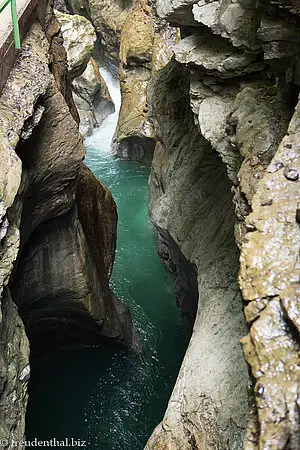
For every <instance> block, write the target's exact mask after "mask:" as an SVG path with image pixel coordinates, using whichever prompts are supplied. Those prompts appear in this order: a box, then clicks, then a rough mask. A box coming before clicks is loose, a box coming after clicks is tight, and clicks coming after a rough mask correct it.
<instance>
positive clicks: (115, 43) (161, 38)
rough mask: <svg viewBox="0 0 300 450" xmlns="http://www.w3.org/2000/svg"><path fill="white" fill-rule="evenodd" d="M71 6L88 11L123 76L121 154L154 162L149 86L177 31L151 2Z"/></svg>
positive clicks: (117, 146) (117, 144) (107, 57)
mask: <svg viewBox="0 0 300 450" xmlns="http://www.w3.org/2000/svg"><path fill="white" fill-rule="evenodd" d="M68 4H69V10H70V11H72V12H73V13H77V14H84V15H85V16H86V17H88V18H89V19H90V21H91V22H92V23H93V25H94V27H95V29H96V31H97V34H98V36H99V38H100V41H99V43H100V51H101V55H102V58H103V60H104V61H105V63H106V64H107V65H108V67H109V68H110V69H111V72H113V73H115V74H116V75H117V76H119V77H120V85H121V94H122V104H121V110H120V115H119V121H118V126H117V130H116V135H115V139H114V145H113V147H114V150H115V153H116V155H117V156H118V157H119V158H122V159H129V160H130V159H131V160H143V161H147V162H151V160H152V157H153V151H154V146H155V139H154V137H155V133H154V130H153V127H152V124H151V123H150V121H149V118H148V105H147V86H148V82H149V80H150V78H151V76H152V74H153V73H154V72H155V71H156V70H159V69H160V68H161V67H163V65H164V64H166V63H167V62H168V61H169V60H170V58H171V56H172V47H173V45H174V44H175V42H176V39H177V37H178V36H177V32H176V30H174V29H173V28H172V27H170V26H169V25H168V24H167V23H166V22H165V21H163V20H161V19H158V17H157V15H156V13H155V9H154V6H155V5H154V4H152V3H151V2H148V0H134V1H131V0H128V1H127V0H125V1H123V0H114V1H110V2H108V1H106V0H105V1H94V0H86V1H81V0H80V1H77V0H71V1H70V2H68ZM61 7H62V5H60V8H61Z"/></svg>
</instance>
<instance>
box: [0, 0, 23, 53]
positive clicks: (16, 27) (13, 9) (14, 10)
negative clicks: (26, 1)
mask: <svg viewBox="0 0 300 450" xmlns="http://www.w3.org/2000/svg"><path fill="white" fill-rule="evenodd" d="M9 3H10V6H11V18H12V23H13V27H14V40H15V47H16V48H18V49H19V48H21V40H20V31H19V23H18V13H17V3H16V0H4V2H2V3H1V1H0V14H1V13H2V11H3V10H4V8H6V6H7V5H8V4H9Z"/></svg>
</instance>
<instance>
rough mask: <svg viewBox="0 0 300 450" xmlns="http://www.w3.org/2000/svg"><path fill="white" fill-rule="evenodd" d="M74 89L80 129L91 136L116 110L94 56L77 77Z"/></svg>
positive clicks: (84, 134) (83, 133) (73, 85)
mask: <svg viewBox="0 0 300 450" xmlns="http://www.w3.org/2000/svg"><path fill="white" fill-rule="evenodd" d="M72 89H73V97H74V100H75V103H76V106H77V109H78V112H79V116H80V126H79V131H80V133H81V134H82V135H83V136H89V135H90V134H92V132H93V129H94V128H95V127H99V126H100V125H101V124H102V122H103V120H105V119H106V117H108V116H109V115H110V114H112V113H114V112H115V105H114V102H113V101H112V99H111V96H110V93H109V90H108V88H107V86H106V83H105V80H104V78H103V77H102V75H101V73H100V71H99V68H98V65H97V63H96V61H95V60H94V58H91V59H90V60H89V62H88V64H87V67H86V69H85V71H84V72H83V74H82V75H81V76H80V77H77V78H75V80H74V81H73V83H72Z"/></svg>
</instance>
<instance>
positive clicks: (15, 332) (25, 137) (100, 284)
mask: <svg viewBox="0 0 300 450" xmlns="http://www.w3.org/2000/svg"><path fill="white" fill-rule="evenodd" d="M45 29H46V34H45V32H44V30H43V29H42V28H41V26H40V25H39V24H38V23H35V24H34V25H33V27H32V29H31V30H30V32H29V33H28V36H27V38H26V39H25V41H24V42H23V47H22V51H21V52H20V55H19V58H18V60H17V61H16V64H15V66H14V68H13V70H12V72H11V74H10V76H9V78H8V81H7V84H6V86H5V88H4V90H3V93H2V95H1V97H0V134H1V143H0V155H1V162H2V166H3V167H2V169H3V170H2V171H1V177H0V182H1V189H0V194H1V199H0V201H1V203H0V221H1V228H0V238H1V252H0V282H1V283H0V294H1V301H0V307H1V314H0V335H1V348H0V360H1V371H0V409H1V420H0V431H1V438H5V439H7V440H8V442H11V441H12V440H13V439H16V440H21V439H22V438H23V436H24V426H25V410H26V403H27V381H28V377H29V373H30V367H29V342H28V338H27V335H28V336H29V338H30V342H31V349H30V351H31V355H33V357H34V356H38V355H39V352H44V351H45V346H46V347H47V351H48V350H49V349H50V348H57V347H59V348H61V347H64V346H68V345H74V344H76V345H85V344H90V343H93V344H95V343H100V342H103V341H109V342H112V341H113V342H119V343H122V344H129V343H130V342H131V321H130V316H129V313H128V311H127V309H126V308H125V307H124V306H123V305H122V304H120V302H119V301H118V300H117V299H116V298H115V296H114V295H113V294H112V292H111V291H110V289H109V285H108V282H109V277H110V273H111V268H112V264H113V261H114V250H115V236H116V221H117V215H116V209H115V205H114V202H113V199H112V197H111V194H110V192H109V191H108V189H107V188H105V187H104V186H103V185H102V184H101V183H100V182H99V181H98V180H97V179H95V177H93V175H92V174H91V173H90V172H89V171H88V169H86V168H84V166H83V164H82V159H83V157H84V154H85V151H84V147H83V145H82V138H81V136H80V134H79V131H78V125H77V123H76V121H75V119H76V118H77V111H76V108H75V107H74V103H73V100H72V95H71V91H70V89H69V88H68V81H67V80H68V77H67V62H66V52H65V49H64V48H63V46H62V36H61V34H60V29H59V26H58V22H57V20H56V19H55V17H54V16H53V12H52V10H51V8H49V10H48V13H47V17H46V25H45ZM46 36H47V37H46ZM50 68H51V70H52V73H51V71H50ZM91 213H92V214H91ZM90 214H91V215H90ZM87 215H90V216H89V219H87V217H86V216H87ZM96 224H97V227H96ZM91 230H93V233H92V232H91ZM95 230H97V233H98V235H97V240H99V241H101V242H102V247H101V251H96V249H95V247H96V245H95V242H96V236H95ZM104 247H105V251H104V250H103V249H104ZM102 251H103V254H102ZM62 261H64V264H62ZM16 304H17V307H18V309H17V307H16ZM19 314H20V315H21V317H20V315H19ZM21 319H23V320H21ZM23 321H24V323H25V327H24V324H23ZM45 324H46V326H45ZM25 328H26V334H25ZM53 330H55V333H54V334H53ZM5 448H6V447H5ZM7 448H11V446H10V445H9V446H8V447H7Z"/></svg>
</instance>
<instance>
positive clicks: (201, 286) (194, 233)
mask: <svg viewBox="0 0 300 450" xmlns="http://www.w3.org/2000/svg"><path fill="white" fill-rule="evenodd" d="M149 102H150V104H151V107H152V115H153V119H154V124H155V128H156V130H157V134H158V139H159V141H160V142H159V143H158V144H157V148H156V150H155V156H154V160H153V165H152V173H151V182H150V186H151V203H150V213H151V218H152V221H153V222H154V224H155V226H156V227H157V229H158V235H159V240H160V241H162V244H163V250H164V252H163V253H162V254H161V256H162V259H163V260H164V261H167V263H168V264H169V265H171V266H172V265H173V266H175V267H173V271H174V272H175V273H176V287H177V290H178V292H177V295H178V294H179V295H178V300H179V304H180V307H181V309H182V311H183V313H184V314H185V315H189V316H190V318H191V320H193V319H194V317H195V315H196V320H195V324H194V331H193V335H192V338H191V341H190V344H189V347H188V350H187V353H186V356H185V358H184V361H183V364H182V367H181V370H180V373H179V376H178V379H177V382H176V386H175V388H174V391H173V393H172V396H171V399H170V402H169V407H168V409H167V412H166V414H165V417H164V419H163V421H162V423H161V424H160V425H159V426H158V427H157V429H156V430H155V431H154V433H153V435H152V437H151V438H150V440H149V442H148V444H147V446H146V448H147V449H150V448H170V449H173V448H174V449H179V448H186V449H188V448H207V449H216V448H218V449H224V450H225V449H229V448H239V445H240V443H241V440H242V434H243V430H244V428H245V425H246V419H247V411H248V397H247V386H248V373H247V366H246V364H245V361H244V360H243V354H242V349H241V346H240V343H239V339H240V337H241V336H242V335H243V334H244V332H245V330H246V327H245V322H244V318H243V314H242V300H241V296H240V293H239V288H238V285H237V282H236V277H237V272H238V252H237V249H236V248H235V245H234V233H233V226H234V220H235V219H234V211H233V205H232V194H231V189H230V182H229V179H228V177H227V174H226V168H225V165H223V164H222V161H221V158H220V157H219V156H218V154H217V153H216V152H215V151H214V150H213V149H212V147H211V145H210V143H209V142H208V141H206V140H205V139H204V138H203V137H202V136H201V135H200V133H199V131H198V129H197V127H196V125H195V124H194V121H193V115H192V111H191V110H190V106H189V73H188V71H187V70H186V69H185V68H182V66H180V64H179V63H176V62H171V63H169V64H168V65H167V66H166V67H165V68H164V69H162V70H161V71H160V72H159V74H158V75H157V77H156V78H155V79H154V81H153V84H151V87H150V92H149ZM174 244H175V247H177V253H182V254H183V256H184V258H185V259H186V260H187V261H189V263H190V265H192V266H193V267H194V268H195V269H194V270H195V272H196V274H197V278H196V280H195V281H196V284H197V286H196V292H197V291H198V295H197V298H193V296H192V293H191V292H189V293H188V292H187V290H186V287H185V286H184V285H181V286H179V285H178V284H180V278H181V279H182V278H183V277H182V276H181V277H180V274H182V272H185V273H187V272H188V273H189V272H190V271H191V270H192V269H191V268H189V269H188V268H187V266H186V265H183V264H182V263H180V260H179V258H176V257H174V253H175V252H174ZM178 275H179V276H178ZM186 276H187V275H186ZM191 280H192V278H191V274H190V281H189V284H190V283H191ZM184 292H185V295H184V294H183V293H184Z"/></svg>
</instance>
